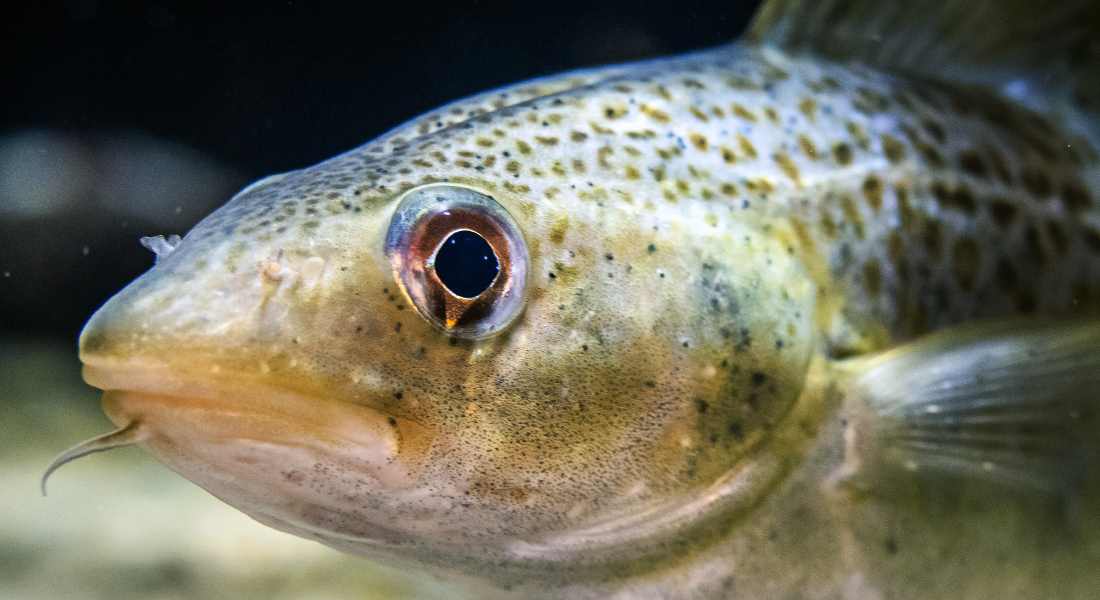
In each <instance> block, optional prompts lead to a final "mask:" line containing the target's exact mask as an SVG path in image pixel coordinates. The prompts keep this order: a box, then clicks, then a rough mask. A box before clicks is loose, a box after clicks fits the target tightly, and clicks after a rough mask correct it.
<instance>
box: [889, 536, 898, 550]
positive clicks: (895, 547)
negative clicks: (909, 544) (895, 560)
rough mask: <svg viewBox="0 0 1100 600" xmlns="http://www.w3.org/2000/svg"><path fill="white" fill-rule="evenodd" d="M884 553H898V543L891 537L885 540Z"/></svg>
mask: <svg viewBox="0 0 1100 600" xmlns="http://www.w3.org/2000/svg"><path fill="white" fill-rule="evenodd" d="M886 553H887V554H897V553H898V541H897V540H896V539H894V537H893V536H891V537H888V538H886Z"/></svg>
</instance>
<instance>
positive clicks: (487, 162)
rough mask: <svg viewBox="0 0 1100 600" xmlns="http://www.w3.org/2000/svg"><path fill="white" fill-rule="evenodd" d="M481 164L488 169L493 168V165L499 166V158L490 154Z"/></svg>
mask: <svg viewBox="0 0 1100 600" xmlns="http://www.w3.org/2000/svg"><path fill="white" fill-rule="evenodd" d="M481 164H483V165H485V167H486V168H491V167H492V166H493V165H495V164H497V157H496V156H495V155H492V154H490V155H489V156H486V157H485V160H483V161H481Z"/></svg>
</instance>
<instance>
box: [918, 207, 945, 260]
mask: <svg viewBox="0 0 1100 600" xmlns="http://www.w3.org/2000/svg"><path fill="white" fill-rule="evenodd" d="M921 240H923V241H924V248H925V250H927V251H928V256H929V257H930V258H931V259H932V260H939V259H940V258H941V257H942V256H943V229H942V227H941V226H940V222H939V221H937V220H936V219H934V218H932V217H930V216H928V215H925V217H924V219H923V227H922V230H921Z"/></svg>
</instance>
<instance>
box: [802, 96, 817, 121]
mask: <svg viewBox="0 0 1100 600" xmlns="http://www.w3.org/2000/svg"><path fill="white" fill-rule="evenodd" d="M798 110H799V111H800V112H801V113H802V114H804V115H806V118H807V119H809V120H810V122H811V123H813V122H814V117H816V116H817V101H816V100H814V99H813V98H803V99H801V100H799V101H798Z"/></svg>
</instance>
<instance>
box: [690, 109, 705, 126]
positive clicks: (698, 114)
mask: <svg viewBox="0 0 1100 600" xmlns="http://www.w3.org/2000/svg"><path fill="white" fill-rule="evenodd" d="M688 110H689V111H691V114H692V116H694V117H695V118H696V119H699V120H700V121H702V122H704V123H706V122H707V121H709V120H710V118H709V117H707V113H705V112H703V111H701V110H699V108H698V107H696V106H691V107H688Z"/></svg>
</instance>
